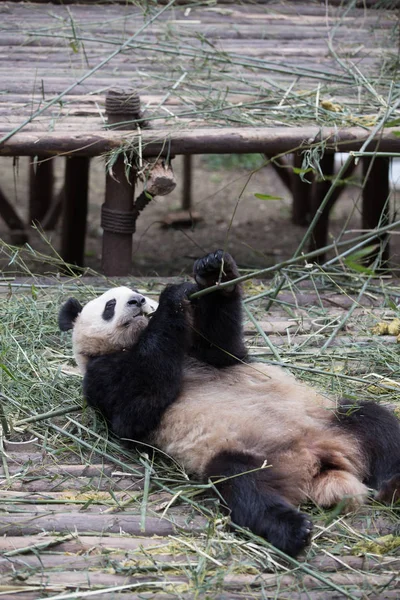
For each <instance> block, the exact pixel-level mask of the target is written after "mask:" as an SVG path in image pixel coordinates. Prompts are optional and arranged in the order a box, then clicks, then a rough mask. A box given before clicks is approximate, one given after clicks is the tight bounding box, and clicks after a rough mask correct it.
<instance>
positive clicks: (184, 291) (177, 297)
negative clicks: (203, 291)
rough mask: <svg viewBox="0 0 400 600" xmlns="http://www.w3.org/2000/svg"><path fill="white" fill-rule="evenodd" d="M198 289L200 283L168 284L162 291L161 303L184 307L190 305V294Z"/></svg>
mask: <svg viewBox="0 0 400 600" xmlns="http://www.w3.org/2000/svg"><path fill="white" fill-rule="evenodd" d="M198 290H199V287H198V285H197V284H196V283H191V282H185V283H178V284H171V285H167V287H166V288H165V289H164V291H163V292H162V293H161V296H160V305H161V304H164V303H167V304H168V305H169V306H174V307H175V308H180V309H184V308H185V307H188V306H190V301H189V296H191V294H194V293H195V292H197V291H198Z"/></svg>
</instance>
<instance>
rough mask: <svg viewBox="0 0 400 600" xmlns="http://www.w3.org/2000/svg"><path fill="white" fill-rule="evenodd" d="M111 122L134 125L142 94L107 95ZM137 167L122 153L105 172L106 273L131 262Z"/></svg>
mask: <svg viewBox="0 0 400 600" xmlns="http://www.w3.org/2000/svg"><path fill="white" fill-rule="evenodd" d="M106 113H107V117H108V123H109V124H111V125H114V127H115V128H116V129H132V126H133V123H132V122H133V121H134V120H135V119H139V118H141V112H140V98H139V96H138V95H137V93H136V91H135V90H120V89H111V90H109V91H108V92H107V95H106ZM135 182H136V168H135V166H134V165H131V168H130V169H128V170H127V168H126V164H125V158H124V155H123V153H122V152H121V154H120V155H119V156H118V157H117V159H116V161H115V163H114V164H113V166H112V172H111V171H109V172H107V173H106V196H105V202H104V204H103V206H102V208H101V226H102V228H103V231H104V233H103V252H102V269H103V272H104V273H105V275H115V276H123V275H128V274H129V272H130V270H131V266H132V235H133V233H135V228H136V227H135V222H136V217H137V215H136V216H135V214H134V191H135Z"/></svg>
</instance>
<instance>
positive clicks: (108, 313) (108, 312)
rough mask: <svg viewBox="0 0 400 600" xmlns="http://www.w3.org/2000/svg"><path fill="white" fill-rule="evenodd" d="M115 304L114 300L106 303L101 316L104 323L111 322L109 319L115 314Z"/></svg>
mask: <svg viewBox="0 0 400 600" xmlns="http://www.w3.org/2000/svg"><path fill="white" fill-rule="evenodd" d="M116 304H117V301H116V300H115V298H114V299H113V300H109V301H108V302H106V305H105V307H104V310H103V314H102V315H101V316H102V317H103V319H104V321H111V319H112V318H113V316H114V314H115V305H116Z"/></svg>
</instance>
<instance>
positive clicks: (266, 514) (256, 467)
mask: <svg viewBox="0 0 400 600" xmlns="http://www.w3.org/2000/svg"><path fill="white" fill-rule="evenodd" d="M261 465H262V460H261V459H260V460H258V461H257V460H256V458H255V457H253V456H250V455H246V454H243V453H241V452H221V453H220V454H218V455H217V456H215V457H214V458H213V459H212V461H210V463H209V464H208V466H207V469H206V476H207V477H208V478H210V479H211V480H213V481H214V482H215V486H216V488H217V489H218V491H219V492H220V494H221V496H222V497H223V499H224V500H225V502H226V504H227V506H228V508H229V510H230V513H231V518H232V521H233V522H234V523H236V524H237V525H239V526H241V527H248V528H249V529H250V530H251V531H253V533H255V534H256V535H259V536H261V537H263V538H265V539H266V540H268V541H269V542H270V543H271V544H273V545H274V546H276V548H279V549H280V550H282V551H283V552H286V554H289V555H290V556H296V555H297V554H298V553H299V552H300V551H301V550H303V548H304V547H305V546H306V545H307V544H308V543H309V540H310V535H311V530H312V524H311V521H310V520H309V519H308V517H307V516H306V515H303V514H302V513H300V512H299V511H298V510H296V509H295V508H293V506H291V505H290V504H289V503H288V502H286V500H285V499H284V498H283V497H282V496H281V495H280V493H279V488H280V486H281V484H282V483H283V484H285V483H284V482H282V478H281V476H280V474H279V473H277V472H276V470H274V469H273V468H270V467H267V468H260V467H261Z"/></svg>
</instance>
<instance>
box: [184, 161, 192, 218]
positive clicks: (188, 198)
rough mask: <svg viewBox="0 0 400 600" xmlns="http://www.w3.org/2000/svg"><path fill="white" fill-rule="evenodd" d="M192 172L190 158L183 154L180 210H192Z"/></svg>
mask: <svg viewBox="0 0 400 600" xmlns="http://www.w3.org/2000/svg"><path fill="white" fill-rule="evenodd" d="M192 172H193V169H192V156H191V154H185V155H184V157H183V190H182V210H190V209H191V208H192Z"/></svg>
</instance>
